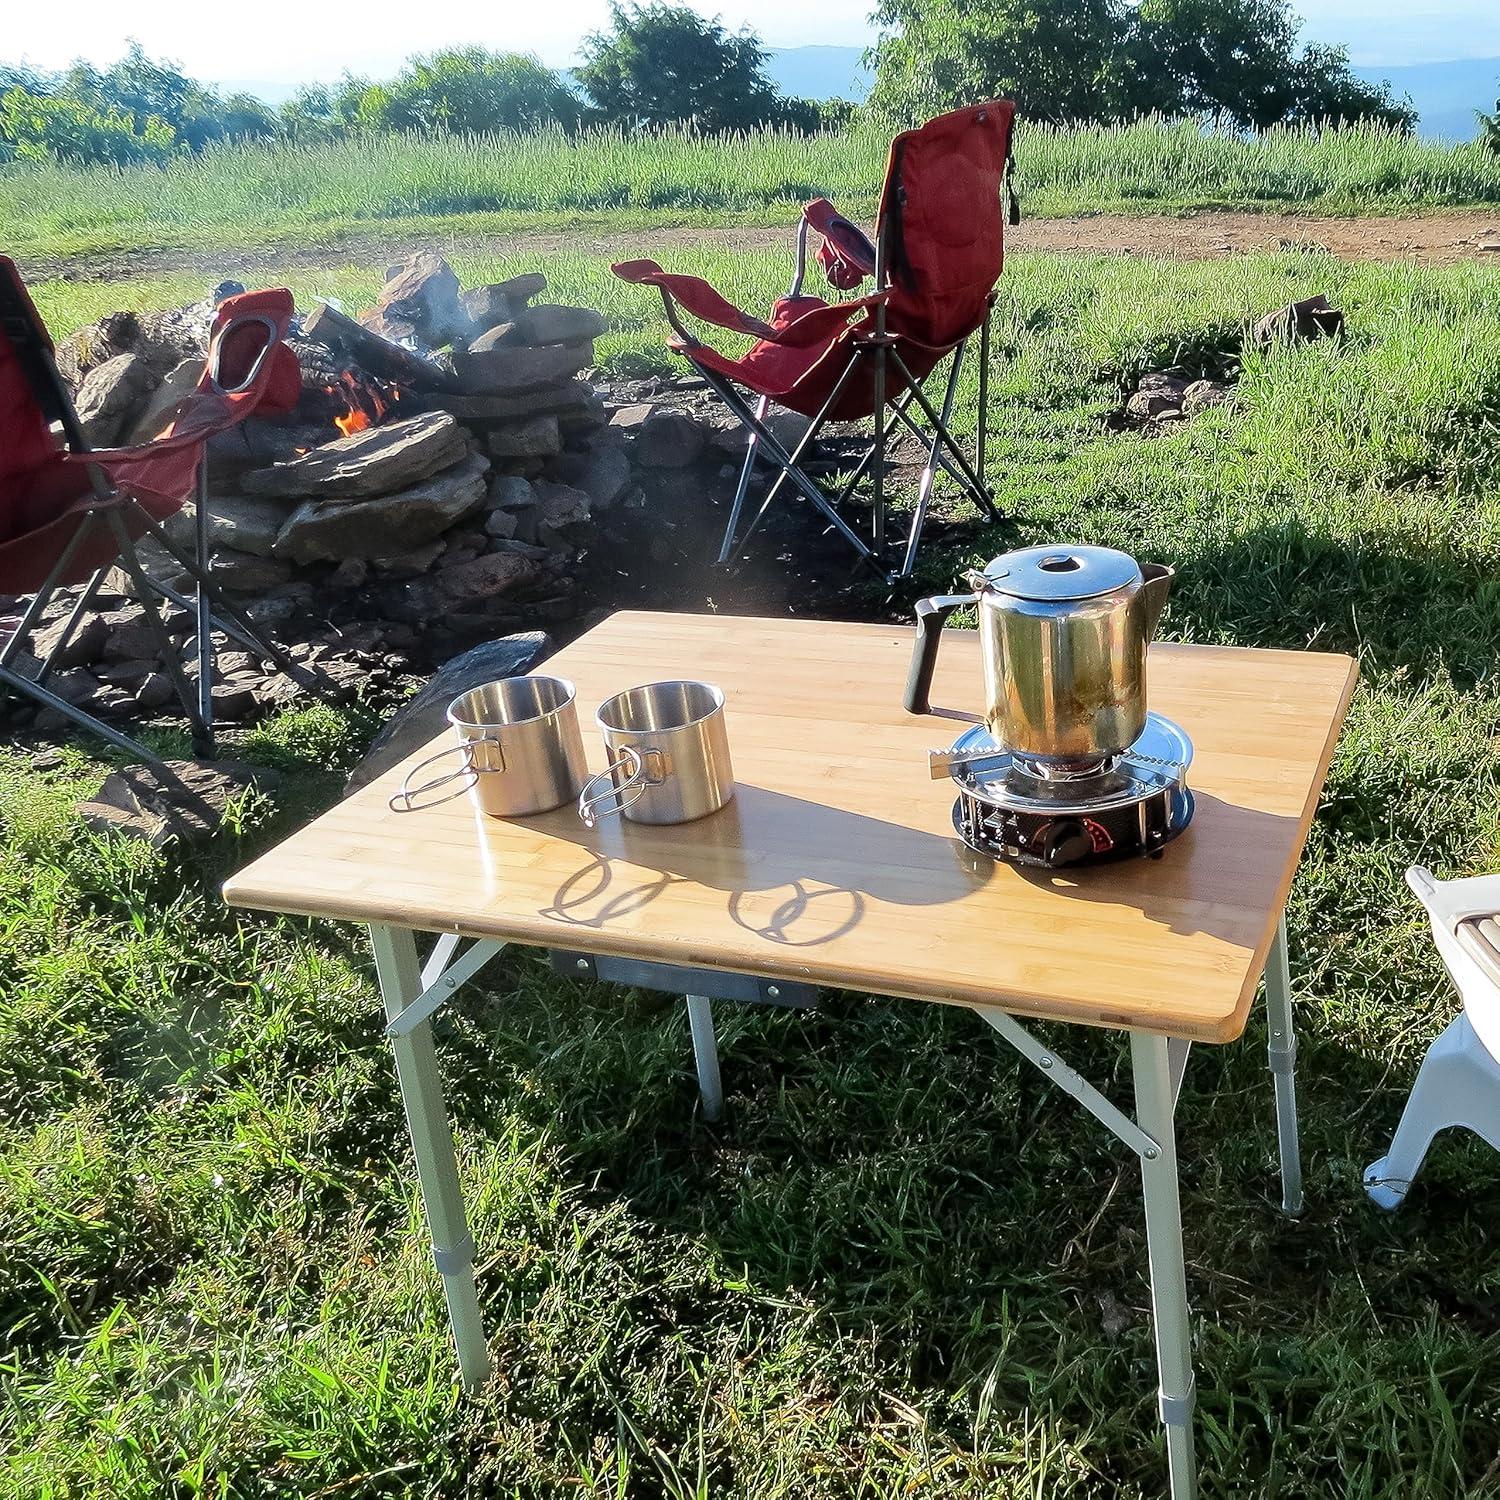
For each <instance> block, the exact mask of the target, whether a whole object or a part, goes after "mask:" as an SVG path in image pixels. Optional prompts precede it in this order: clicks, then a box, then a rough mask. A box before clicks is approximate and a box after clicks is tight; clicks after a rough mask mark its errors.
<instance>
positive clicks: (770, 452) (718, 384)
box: [689, 314, 998, 578]
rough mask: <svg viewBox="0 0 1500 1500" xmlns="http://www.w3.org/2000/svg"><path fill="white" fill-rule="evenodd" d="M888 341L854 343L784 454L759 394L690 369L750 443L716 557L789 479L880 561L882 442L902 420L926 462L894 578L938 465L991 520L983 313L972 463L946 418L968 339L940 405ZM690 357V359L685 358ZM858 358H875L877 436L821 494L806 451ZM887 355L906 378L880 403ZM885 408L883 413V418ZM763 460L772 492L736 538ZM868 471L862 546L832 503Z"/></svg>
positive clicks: (912, 554)
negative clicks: (915, 411) (807, 467)
mask: <svg viewBox="0 0 1500 1500" xmlns="http://www.w3.org/2000/svg"><path fill="white" fill-rule="evenodd" d="M890 342H893V341H885V340H880V339H872V340H869V341H868V342H866V343H863V344H861V345H860V346H859V350H858V353H857V355H856V357H855V358H853V359H851V360H850V361H849V364H848V366H847V367H846V368H845V370H844V372H843V374H842V375H841V376H840V378H839V380H838V381H837V382H836V383H835V385H834V387H833V389H832V390H831V391H830V392H829V394H828V397H827V399H826V400H825V401H824V403H823V406H822V407H821V409H820V410H819V411H818V413H817V415H816V416H815V417H814V418H813V419H812V422H811V423H810V424H809V426H808V430H807V431H806V432H805V433H804V434H803V436H802V438H801V439H800V440H799V441H798V442H797V444H796V445H795V447H794V448H793V449H792V450H791V451H790V453H788V451H787V450H786V448H785V446H784V445H783V444H781V443H780V442H778V441H777V440H776V438H775V436H774V435H773V434H772V433H771V431H770V430H769V428H768V427H767V426H766V415H767V412H768V411H769V409H770V398H769V397H766V396H762V397H761V398H760V399H759V400H758V401H757V402H756V405H755V407H754V409H753V410H752V409H751V407H750V404H749V402H748V401H746V400H745V398H744V397H743V396H742V395H741V394H740V393H739V392H738V390H736V389H735V388H734V386H733V385H732V384H731V383H730V382H729V381H728V380H726V379H725V377H723V376H722V375H720V374H719V373H718V372H717V371H713V370H708V369H705V368H703V367H702V366H695V368H697V369H698V372H699V374H700V375H702V376H703V378H704V380H705V381H706V382H707V383H708V384H709V385H710V386H711V387H712V388H713V390H714V391H715V392H716V393H717V394H718V396H719V397H720V399H721V400H722V401H723V402H724V403H725V405H726V406H728V407H729V409H730V410H731V411H732V412H733V413H734V415H735V416H736V417H737V418H739V420H740V422H741V423H742V424H743V425H744V426H745V428H746V429H747V431H748V433H749V441H748V445H747V447H746V451H745V459H744V462H743V464H742V465H741V467H740V475H739V482H738V484H737V485H736V487H735V492H734V500H733V503H732V504H731V506H730V511H729V523H728V525H727V526H726V527H725V531H724V540H723V544H722V545H721V547H720V549H719V562H720V563H727V562H728V561H729V559H730V557H731V556H732V555H733V553H734V551H735V548H736V546H739V547H743V546H745V545H746V544H747V543H748V542H749V540H750V538H751V537H752V536H753V535H754V533H755V531H756V530H757V529H758V528H759V526H760V524H761V522H762V521H763V520H764V519H765V517H766V515H767V513H768V512H769V510H770V508H771V506H772V504H774V502H775V500H776V497H777V496H778V495H779V494H780V493H781V490H782V487H783V486H784V485H785V484H787V483H790V484H791V485H792V486H793V487H794V488H796V489H797V490H798V491H799V492H800V493H801V494H802V495H803V496H804V498H806V499H808V500H809V501H811V502H812V504H813V505H815V506H816V507H817V508H818V510H819V511H820V512H821V513H822V514H823V515H824V516H825V518H826V519H827V520H828V521H829V523H830V524H831V525H832V526H833V528H834V529H835V530H836V531H837V532H838V533H839V535H840V536H842V537H843V538H844V540H845V541H847V542H848V543H849V544H850V545H851V546H852V547H854V549H855V550H856V551H857V552H858V553H859V555H860V558H861V560H862V561H865V562H874V563H877V564H878V563H879V561H880V559H881V558H882V557H883V556H884V552H885V471H886V452H885V449H886V443H887V441H888V439H889V438H890V435H891V433H892V432H893V431H894V430H895V428H896V426H897V424H898V423H899V424H901V425H903V426H904V427H905V428H906V429H907V430H908V431H909V432H910V433H911V434H912V435H913V436H914V437H916V438H917V439H918V440H919V441H921V442H923V443H925V444H927V445H928V453H927V463H926V465H925V466H924V468H923V470H922V477H921V481H920V483H919V485H918V489H917V503H916V507H915V509H914V511H913V514H912V521H911V526H910V528H909V530H908V533H907V537H906V542H905V547H904V551H903V555H902V560H901V566H900V569H899V571H898V572H896V573H895V574H892V575H890V576H892V577H900V578H905V577H908V576H909V575H910V574H911V571H912V569H913V568H914V566H915V564H916V556H917V548H918V547H919V545H920V544H921V538H922V530H923V527H924V526H925V524H926V520H927V512H928V508H929V505H930V503H931V498H932V487H933V483H934V481H935V479H936V477H937V471H938V469H939V468H940V467H941V468H943V469H944V470H946V471H947V472H948V473H949V474H950V475H952V477H953V478H954V479H955V480H956V481H957V482H958V484H959V485H960V486H961V487H962V488H963V490H964V491H965V493H966V494H967V495H968V496H969V498H970V499H971V500H972V501H973V502H974V504H975V505H976V506H978V507H979V508H980V509H981V510H982V511H983V512H984V513H985V515H986V516H988V517H989V518H990V519H991V520H994V519H997V517H998V512H997V511H996V509H995V505H994V500H993V497H992V496H991V494H990V491H989V488H988V486H987V485H986V484H985V482H984V479H983V477H982V476H983V473H984V462H985V429H986V426H987V420H988V414H987V411H986V406H987V401H988V393H989V371H988V368H987V366H988V364H989V346H990V323H989V316H988V314H987V315H986V317H985V321H984V324H983V327H982V329H981V334H980V361H981V369H980V377H979V383H980V411H979V420H978V423H977V430H976V436H975V445H974V460H973V462H972V463H971V462H970V460H969V458H968V455H967V454H965V453H964V452H963V451H962V449H960V448H959V446H958V444H957V442H956V441H955V440H954V438H953V435H952V433H951V432H950V431H949V422H950V420H951V418H952V412H953V401H954V396H955V395H956V393H957V390H958V381H959V375H960V372H961V370H962V367H963V358H964V352H965V350H966V348H967V345H968V340H967V339H964V340H961V341H960V342H959V343H958V344H957V345H956V346H955V347H954V349H953V352H952V356H951V360H950V364H949V368H948V376H947V380H946V384H945V389H944V394H943V400H942V405H941V407H940V408H938V407H934V406H933V404H932V402H931V401H930V400H928V398H927V396H926V393H925V392H924V391H923V390H922V388H921V382H920V381H919V380H917V379H916V378H915V377H914V376H913V374H912V372H911V370H910V369H909V368H908V367H907V365H906V363H905V361H904V360H903V359H902V358H901V356H900V354H899V353H897V352H896V350H895V349H894V348H891V347H888V344H889V343H890ZM689 357H691V356H689ZM860 359H873V360H874V361H875V368H874V377H875V388H876V406H875V411H876V416H875V419H874V420H875V438H874V441H873V442H872V443H871V445H870V447H869V449H868V450H867V451H866V453H865V454H864V456H863V457H862V458H861V459H860V461H859V463H858V465H857V467H856V468H855V470H854V472H853V474H852V475H850V477H849V478H848V479H847V480H846V481H845V483H844V484H843V486H842V487H841V488H840V489H839V490H838V491H837V493H836V494H834V495H832V496H829V495H828V494H826V493H825V492H824V491H823V490H822V489H821V488H820V487H819V486H818V485H817V484H816V483H815V482H814V481H813V480H812V479H811V478H810V477H809V476H808V475H807V474H806V473H805V472H804V471H803V469H802V467H801V465H802V462H803V458H804V456H805V455H806V454H807V453H808V452H809V451H810V450H811V449H812V447H813V444H814V443H815V442H816V441H817V438H818V436H819V434H820V433H821V432H822V430H823V428H824V426H825V425H826V424H827V422H828V421H829V413H830V412H831V411H832V410H833V408H834V406H835V405H836V404H837V402H838V399H839V397H840V396H841V395H842V393H843V391H844V388H845V386H846V385H847V384H848V382H849V380H850V378H851V376H852V375H853V373H854V371H855V370H856V369H857V368H858V364H859V361H860ZM888 360H892V361H894V362H895V365H896V373H899V374H900V375H901V376H902V378H903V379H904V381H905V382H906V389H905V390H904V391H903V392H902V394H901V395H900V396H899V397H898V398H897V399H896V400H895V401H891V402H887V401H886V400H885V390H886V380H887V369H886V364H887V361H888ZM913 404H915V405H917V406H918V407H919V408H920V409H921V411H922V413H923V414H924V415H925V416H926V418H927V420H928V422H929V424H930V431H924V430H923V429H922V428H921V427H920V426H918V424H917V423H916V422H915V421H914V420H913V418H912V416H911V413H910V411H909V410H908V407H909V406H911V405H913ZM887 411H888V412H889V415H887V414H886V413H887ZM761 459H764V460H765V461H767V462H769V463H770V464H771V465H772V466H773V467H774V468H776V469H777V470H779V471H780V472H779V473H778V474H777V476H776V478H775V479H774V480H773V481H772V484H771V486H770V489H769V490H768V491H767V493H766V496H765V498H764V500H762V502H761V505H760V509H759V510H758V511H757V513H756V515H755V517H754V519H753V520H752V521H751V523H750V525H749V527H748V528H747V530H746V531H745V534H744V535H743V536H742V537H741V536H738V535H737V533H738V531H739V524H740V518H741V516H742V514H743V512H744V506H745V499H746V495H747V493H748V491H749V487H750V478H751V475H752V474H753V472H754V469H755V465H756V463H757V461H759V460H761ZM866 473H868V474H869V475H870V476H871V486H872V490H873V505H872V527H873V533H874V534H873V538H872V542H873V545H866V544H865V542H864V541H863V539H862V538H860V537H859V536H858V534H857V533H856V532H855V531H854V530H853V528H852V527H850V526H849V525H848V523H847V522H846V521H845V520H844V519H843V517H842V515H841V514H840V513H839V510H838V507H839V506H840V505H841V504H843V503H844V502H845V501H846V500H847V499H848V498H849V496H850V495H851V494H852V493H853V491H854V489H855V487H856V486H857V485H858V484H859V482H860V481H861V479H863V478H864V476H865V475H866Z"/></svg>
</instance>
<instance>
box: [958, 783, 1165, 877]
mask: <svg viewBox="0 0 1500 1500" xmlns="http://www.w3.org/2000/svg"><path fill="white" fill-rule="evenodd" d="M1192 817H1193V794H1192V793H1191V792H1190V791H1189V790H1188V789H1187V788H1186V787H1185V786H1167V787H1162V788H1161V789H1160V790H1159V791H1157V792H1155V793H1153V794H1152V795H1151V796H1149V797H1145V798H1142V799H1141V800H1140V801H1138V802H1132V803H1129V804H1128V805H1126V806H1123V807H1104V808H1097V809H1089V810H1082V809H1069V808H1066V807H1059V808H1058V809H1057V810H1056V811H1048V812H1032V811H1029V810H1023V809H1017V808H1012V807H997V806H995V805H994V804H993V803H991V802H987V801H985V800H983V799H981V798H979V797H976V796H973V795H972V794H970V793H969V792H967V791H964V792H960V794H959V797H958V800H957V801H956V802H955V803H954V804H953V827H954V829H955V830H956V831H957V833H958V836H959V838H961V839H962V840H963V841H964V843H966V844H967V845H968V846H969V848H971V849H973V850H974V851H975V852H976V853H978V854H985V855H988V856H989V857H990V858H991V859H999V860H1004V861H1005V862H1006V863H1007V864H1013V865H1026V866H1030V867H1031V868H1033V869H1042V870H1062V869H1067V868H1068V867H1069V866H1073V865H1097V864H1107V863H1109V862H1111V861H1113V860H1118V859H1139V858H1141V857H1142V856H1145V857H1149V858H1156V857H1159V856H1160V854H1161V852H1162V850H1163V849H1165V848H1166V846H1167V845H1168V844H1170V843H1171V842H1172V840H1173V839H1175V838H1176V837H1177V836H1178V834H1180V833H1181V832H1182V831H1183V829H1184V828H1186V827H1187V826H1188V824H1189V823H1190V822H1191V821H1192Z"/></svg>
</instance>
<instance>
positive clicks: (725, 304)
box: [610, 260, 776, 344]
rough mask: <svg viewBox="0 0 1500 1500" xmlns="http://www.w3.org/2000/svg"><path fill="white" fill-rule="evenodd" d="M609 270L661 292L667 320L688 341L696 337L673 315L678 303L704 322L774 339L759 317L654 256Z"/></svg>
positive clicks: (698, 277) (704, 282) (734, 331)
mask: <svg viewBox="0 0 1500 1500" xmlns="http://www.w3.org/2000/svg"><path fill="white" fill-rule="evenodd" d="M610 270H611V271H613V272H614V273H615V275H616V276H618V277H619V278H620V280H621V281H629V282H631V283H633V284H634V285H636V286H654V287H655V288H656V289H657V291H659V292H660V293H661V300H662V303H663V305H664V306H665V307H666V310H667V321H668V322H669V323H670V324H671V325H672V327H673V328H674V329H676V330H677V333H678V334H679V335H680V336H681V337H682V338H683V339H685V340H686V341H687V342H688V343H691V344H696V343H697V342H698V340H697V338H695V337H694V335H693V334H692V333H691V332H690V331H689V330H688V329H686V328H684V327H683V326H682V324H681V323H680V322H679V321H678V318H677V309H678V307H679V306H680V307H682V308H684V309H686V310H687V311H688V312H690V313H691V314H692V315H693V316H694V317H695V318H698V319H699V320H701V321H702V322H704V323H712V324H713V325H714V326H715V327H717V328H727V329H728V330H729V331H730V332H731V333H747V334H749V335H750V336H751V337H752V338H759V339H775V337H776V330H775V329H774V328H772V327H771V325H770V324H769V323H767V322H765V321H764V320H763V319H761V318H757V317H752V316H751V314H749V313H747V312H743V311H741V310H740V309H739V308H738V307H736V306H735V305H734V303H732V302H731V301H730V300H729V299H728V298H727V297H725V296H723V295H721V294H720V293H719V292H718V291H716V290H715V289H714V288H713V287H712V286H710V285H709V284H708V282H706V281H705V280H704V279H703V278H702V277H701V276H682V275H676V274H673V273H672V272H669V271H663V270H662V268H661V267H660V266H659V265H657V263H656V262H655V261H654V260H622V261H616V262H615V264H614V265H612V266H611V267H610Z"/></svg>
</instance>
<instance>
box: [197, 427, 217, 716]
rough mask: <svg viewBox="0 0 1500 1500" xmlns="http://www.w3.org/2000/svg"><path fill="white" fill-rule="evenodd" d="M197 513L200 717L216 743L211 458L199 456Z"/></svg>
mask: <svg viewBox="0 0 1500 1500" xmlns="http://www.w3.org/2000/svg"><path fill="white" fill-rule="evenodd" d="M195 494H196V496H197V505H196V507H195V508H196V510H197V515H196V516H195V517H194V520H195V521H196V523H197V524H196V525H195V527H194V542H195V543H196V546H197V559H196V560H197V563H198V570H197V572H196V574H195V575H194V578H193V583H194V594H193V620H194V623H195V627H196V629H197V632H198V639H197V647H198V717H199V718H200V719H202V721H203V730H204V733H205V735H207V736H208V737H209V743H210V744H212V743H213V738H212V737H213V732H214V620H213V615H212V614H211V613H210V612H209V608H208V598H209V596H208V586H207V579H208V568H209V562H208V459H207V457H206V456H205V457H203V458H200V459H199V460H198V478H197V481H196V484H195Z"/></svg>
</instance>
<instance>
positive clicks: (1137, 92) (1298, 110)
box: [871, 0, 1416, 129]
mask: <svg viewBox="0 0 1500 1500" xmlns="http://www.w3.org/2000/svg"><path fill="white" fill-rule="evenodd" d="M875 19H876V21H877V23H878V24H879V25H880V26H881V27H882V28H884V30H885V33H886V34H885V35H884V36H883V37H882V38H881V41H880V43H879V45H878V46H877V49H876V79H875V89H874V92H873V94H872V98H871V103H872V105H873V106H874V107H875V109H876V110H877V111H878V112H880V113H883V114H885V115H887V116H891V117H895V118H897V119H899V120H902V121H907V120H914V119H916V118H919V117H922V116H925V115H929V114H932V113H934V112H936V111H937V110H940V109H947V108H952V107H953V106H954V105H956V104H961V103H968V102H972V101H973V100H976V99H982V98H986V97H989V96H991V95H995V94H1003V95H1005V96H1007V97H1008V98H1012V99H1014V100H1015V101H1016V103H1017V105H1018V106H1019V108H1020V110H1021V112H1022V113H1023V115H1025V116H1027V117H1028V118H1031V119H1041V120H1047V121H1051V122H1053V123H1058V124H1066V123H1071V122H1074V121H1113V120H1122V119H1130V118H1133V117H1134V116H1137V115H1141V114H1148V113H1151V112H1157V113H1161V114H1166V115H1204V116H1213V117H1215V118H1218V119H1224V120H1228V121H1231V122H1233V123H1234V124H1236V125H1239V126H1242V127H1247V128H1254V129H1264V128H1265V127H1266V126H1269V125H1274V124H1278V123H1281V122H1295V121H1304V122H1310V123H1315V124H1318V123H1322V122H1324V121H1326V120H1360V119H1375V120H1379V121H1381V122H1383V123H1385V124H1389V125H1393V126H1395V127H1397V128H1399V129H1410V128H1411V127H1412V126H1413V125H1414V124H1415V123H1416V114H1415V111H1414V110H1412V109H1411V107H1410V106H1409V105H1408V104H1405V103H1398V102H1396V101H1395V100H1393V99H1392V98H1391V92H1390V87H1389V85H1380V86H1378V87H1377V86H1374V85H1371V84H1367V83H1365V82H1364V81H1363V80H1362V79H1360V78H1359V77H1358V76H1357V75H1356V74H1354V73H1353V72H1352V70H1351V69H1350V67H1349V59H1348V54H1347V52H1345V50H1344V49H1343V48H1341V47H1325V46H1320V45H1317V44H1309V45H1308V46H1306V47H1304V48H1303V49H1302V50H1301V51H1300V52H1299V51H1298V49H1297V33H1298V29H1299V27H1300V24H1301V23H1300V22H1299V21H1298V19H1297V17H1296V16H1295V15H1294V14H1293V13H1292V11H1291V9H1290V6H1289V3H1288V0H1139V3H1130V0H881V5H880V9H879V10H878V11H877V12H876V16H875Z"/></svg>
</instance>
